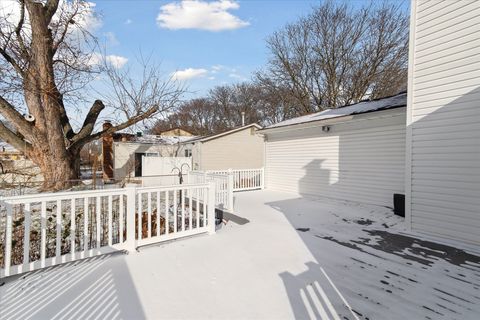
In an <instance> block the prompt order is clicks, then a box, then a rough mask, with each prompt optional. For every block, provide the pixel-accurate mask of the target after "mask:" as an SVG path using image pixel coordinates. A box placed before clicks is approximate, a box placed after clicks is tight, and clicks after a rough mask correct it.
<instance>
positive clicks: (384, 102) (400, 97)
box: [265, 92, 407, 129]
mask: <svg viewBox="0 0 480 320" xmlns="http://www.w3.org/2000/svg"><path fill="white" fill-rule="evenodd" d="M406 105H407V93H406V92H402V93H399V94H397V95H395V96H391V97H386V98H381V99H375V100H368V101H361V102H358V103H355V104H351V105H348V106H344V107H340V108H337V109H327V110H324V111H321V112H317V113H312V114H307V115H305V116H301V117H297V118H292V119H288V120H285V121H282V122H278V123H275V124H273V125H271V126H268V127H266V128H265V129H272V128H278V127H285V126H291V125H296V124H301V123H307V122H314V121H321V120H326V119H332V118H339V117H344V116H350V115H355V114H361V113H367V112H374V111H380V110H386V109H393V108H399V107H405V106H406Z"/></svg>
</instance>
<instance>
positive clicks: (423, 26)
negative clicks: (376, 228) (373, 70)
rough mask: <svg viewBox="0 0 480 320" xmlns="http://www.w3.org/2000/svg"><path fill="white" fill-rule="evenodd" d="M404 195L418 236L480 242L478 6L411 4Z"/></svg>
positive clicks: (434, 0)
mask: <svg viewBox="0 0 480 320" xmlns="http://www.w3.org/2000/svg"><path fill="white" fill-rule="evenodd" d="M412 5H413V6H414V7H413V8H412V10H413V15H412V17H413V18H412V22H411V23H412V24H411V29H412V37H411V41H412V44H411V53H410V57H411V59H410V60H411V61H410V77H411V82H410V84H409V95H410V97H409V98H410V101H409V114H410V116H409V118H408V122H407V124H408V126H409V128H408V130H409V140H410V148H409V150H408V152H410V155H409V156H410V159H411V163H409V164H407V165H408V166H407V170H409V172H407V177H408V176H409V177H411V179H409V180H407V190H408V189H411V195H410V196H408V195H407V201H409V204H408V205H407V209H408V207H410V211H411V217H410V223H411V227H412V229H413V230H415V231H420V232H424V233H429V234H433V235H440V236H443V237H446V238H450V239H454V240H462V241H465V242H468V243H472V244H477V245H478V244H480V1H468V0H462V1H443V2H441V1H437V0H432V1H428V2H427V1H424V0H421V1H414V2H413V4H412Z"/></svg>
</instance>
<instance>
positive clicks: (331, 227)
mask: <svg viewBox="0 0 480 320" xmlns="http://www.w3.org/2000/svg"><path fill="white" fill-rule="evenodd" d="M235 200H236V203H235V208H236V213H237V214H238V215H239V216H241V217H242V218H244V219H243V221H242V220H241V219H237V221H242V223H241V224H237V223H234V222H232V221H230V222H229V223H227V225H226V226H224V227H223V228H222V229H221V230H220V231H219V232H218V233H217V234H215V235H212V236H207V235H204V236H197V237H194V238H190V239H186V240H182V241H176V242H172V243H168V244H162V245H158V246H153V247H148V248H141V249H140V250H139V252H134V253H129V254H125V253H119V254H114V255H109V256H102V257H96V258H92V259H89V260H83V261H78V262H75V263H71V264H66V265H62V266H58V267H54V268H49V269H47V270H41V271H36V272H33V273H30V274H27V275H24V276H17V277H11V278H9V279H5V280H4V281H5V284H3V285H2V286H0V318H1V319H24V318H30V319H64V318H78V319H87V318H92V319H93V318H99V319H102V318H113V319H143V318H149V319H158V318H172V319H173V318H175V319H178V318H183V319H185V318H188V319H199V318H202V319H204V318H217V319H226V318H228V319H240V318H241V319H291V318H297V319H306V318H330V319H478V315H479V314H480V291H479V290H480V289H479V287H480V258H479V257H477V256H473V255H469V254H467V253H465V252H463V251H461V250H457V249H454V248H451V247H446V246H443V245H438V244H435V243H431V242H428V241H423V240H420V239H416V238H412V237H410V236H408V235H406V234H405V233H403V221H402V218H399V217H396V216H393V214H392V213H391V211H390V210H389V209H386V208H380V207H373V206H363V205H358V204H354V203H346V202H338V201H333V200H326V199H322V200H319V199H317V200H307V199H300V198H298V197H295V196H291V195H287V194H282V193H276V192H271V191H256V192H244V193H236V194H235ZM245 219H248V220H249V222H248V223H245V222H246V220H245Z"/></svg>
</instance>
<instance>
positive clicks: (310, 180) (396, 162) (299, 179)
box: [261, 93, 407, 207]
mask: <svg viewBox="0 0 480 320" xmlns="http://www.w3.org/2000/svg"><path fill="white" fill-rule="evenodd" d="M406 104H407V95H406V93H402V94H399V95H396V96H393V97H389V98H384V99H379V100H371V101H364V102H360V103H357V104H354V105H350V106H346V107H342V108H338V109H329V110H325V111H322V112H319V113H315V114H311V115H306V116H303V117H299V118H294V119H290V120H286V121H283V122H279V123H277V124H275V125H272V126H270V127H267V128H265V129H264V130H261V133H263V134H264V135H265V141H266V160H265V161H266V162H265V170H266V171H265V174H266V187H267V188H269V189H271V190H276V191H284V192H289V193H295V194H299V195H302V196H307V197H308V196H310V197H315V196H324V197H331V198H336V199H342V200H352V201H358V202H363V203H369V204H375V205H384V206H389V207H391V206H392V205H393V200H392V199H393V194H394V193H402V194H403V193H404V189H405V187H404V186H405V183H404V182H405V180H404V175H405V122H406Z"/></svg>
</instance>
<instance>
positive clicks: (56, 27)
mask: <svg viewBox="0 0 480 320" xmlns="http://www.w3.org/2000/svg"><path fill="white" fill-rule="evenodd" d="M0 1H2V0H0ZM87 4H88V3H87V2H86V1H59V0H45V1H36V0H19V1H18V5H19V10H20V12H19V13H20V15H19V21H18V22H17V23H13V24H12V23H11V22H10V21H9V20H8V19H5V18H3V19H2V16H1V15H0V27H1V28H0V58H1V59H0V70H1V71H2V76H3V72H4V71H5V72H6V73H5V74H8V75H9V76H11V77H12V78H13V79H15V81H10V79H7V80H6V81H4V82H3V83H1V84H2V85H0V115H1V117H0V138H1V139H2V140H4V141H6V142H7V143H9V144H11V145H12V146H13V147H15V148H17V149H18V150H22V151H24V152H25V154H26V156H27V157H29V158H30V159H31V160H32V161H33V162H35V163H36V164H37V165H38V166H39V168H40V170H41V172H42V174H43V177H44V181H45V182H44V185H43V189H44V190H61V189H67V188H69V187H71V186H72V185H73V184H74V183H76V181H78V179H79V178H80V151H81V150H82V148H83V147H84V146H85V145H86V144H87V143H89V142H92V141H94V140H97V139H100V138H102V137H103V136H106V135H109V134H112V133H114V132H116V131H119V130H122V129H125V128H128V127H129V126H131V125H133V124H135V123H137V122H139V121H142V120H144V119H147V118H149V117H151V116H152V115H153V114H155V113H157V112H159V109H160V108H159V106H164V109H163V110H162V111H166V110H169V109H170V108H172V105H173V104H172V102H173V101H177V99H178V96H179V94H180V93H181V92H182V91H181V90H176V89H175V87H174V86H171V85H169V82H164V81H162V80H161V77H160V76H159V70H158V69H157V68H152V66H149V67H147V65H146V64H145V65H144V66H143V67H144V73H143V79H141V80H140V81H137V79H136V78H135V79H131V78H128V74H127V73H126V72H125V73H122V72H119V71H116V70H114V68H113V67H110V68H109V67H108V66H104V68H105V69H106V72H107V76H108V77H109V79H110V80H111V81H112V86H113V87H114V88H113V90H112V91H113V92H114V97H113V100H115V101H114V103H110V105H120V106H119V107H118V108H119V110H120V111H121V112H122V114H121V117H122V118H123V119H126V120H123V122H120V123H119V124H117V125H114V126H111V127H109V128H106V129H105V128H104V129H103V130H101V131H98V132H95V133H94V132H93V131H94V128H95V124H96V122H97V119H98V116H99V114H100V113H101V112H102V110H104V109H105V105H104V104H103V103H102V101H100V100H96V101H95V102H94V103H93V105H92V106H91V107H90V109H89V110H88V112H87V114H86V117H85V119H84V121H83V124H82V126H81V127H80V128H79V129H78V130H77V131H74V130H73V128H72V126H71V123H70V119H69V117H68V115H67V109H66V107H65V105H64V102H65V101H68V100H66V99H65V100H64V96H63V95H64V94H68V92H69V91H71V90H74V89H72V88H81V87H82V82H81V80H79V79H82V76H83V75H85V74H88V73H91V72H92V70H91V69H89V68H88V67H85V65H88V63H87V62H89V59H88V57H89V54H88V53H87V52H85V51H84V49H83V48H82V45H80V44H78V42H79V41H80V40H78V39H77V37H73V38H72V39H70V40H69V36H72V34H73V33H72V32H70V31H71V28H73V27H75V26H76V27H77V31H79V30H81V26H80V25H79V24H78V23H77V22H78V21H82V12H84V11H83V10H85V7H88V5H87ZM59 5H60V6H63V8H61V9H60V13H58V14H57V16H56V18H55V19H53V20H52V18H53V17H54V15H55V13H56V12H57V10H59ZM24 26H28V27H24ZM77 34H78V33H77ZM83 34H89V33H88V32H85V33H83ZM1 80H3V79H1ZM78 81H80V82H81V83H80V84H79V85H78V87H77V86H76V83H77V82H78ZM5 83H10V86H9V85H7V86H4V84H5ZM137 85H138V87H137ZM12 92H14V93H15V94H16V97H17V98H19V96H20V95H21V96H23V97H22V98H23V100H24V102H25V105H26V109H28V112H27V113H28V114H30V115H32V116H33V117H34V121H31V120H32V118H31V117H29V119H30V120H28V121H27V120H26V119H25V117H24V113H25V111H26V110H25V108H22V106H21V105H16V104H21V102H19V101H20V99H16V100H15V99H12V98H11V93H12ZM115 94H116V95H117V96H116V98H117V99H115ZM118 102H120V103H118ZM117 115H118V114H117ZM7 122H8V124H9V125H6V124H7Z"/></svg>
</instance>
